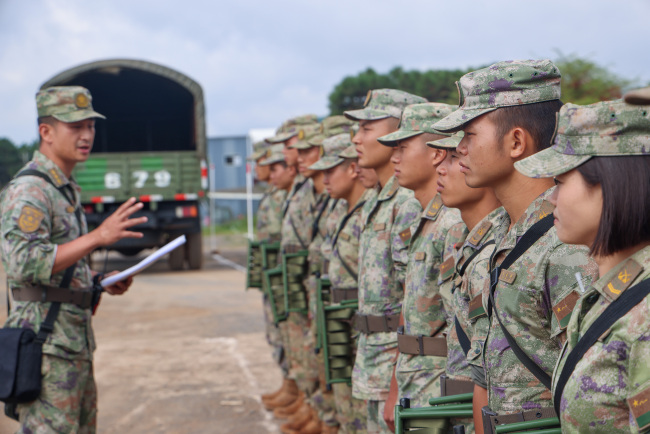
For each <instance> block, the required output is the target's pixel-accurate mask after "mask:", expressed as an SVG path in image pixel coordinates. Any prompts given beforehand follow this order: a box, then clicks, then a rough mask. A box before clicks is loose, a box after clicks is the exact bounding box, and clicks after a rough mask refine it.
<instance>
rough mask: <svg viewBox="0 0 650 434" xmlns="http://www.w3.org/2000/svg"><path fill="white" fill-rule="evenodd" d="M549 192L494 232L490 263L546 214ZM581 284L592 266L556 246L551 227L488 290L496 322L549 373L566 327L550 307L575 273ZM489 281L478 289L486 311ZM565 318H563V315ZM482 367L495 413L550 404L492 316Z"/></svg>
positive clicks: (582, 254) (571, 290)
mask: <svg viewBox="0 0 650 434" xmlns="http://www.w3.org/2000/svg"><path fill="white" fill-rule="evenodd" d="M553 190H554V188H550V189H548V190H547V191H546V192H544V193H543V194H541V195H540V196H539V197H538V198H537V199H535V200H534V201H533V202H532V203H531V204H530V205H529V206H528V208H527V209H526V211H525V212H524V214H523V215H522V216H521V218H520V219H519V221H517V222H516V223H515V224H514V225H513V227H512V229H511V230H510V231H508V227H509V226H510V219H509V218H505V219H504V220H503V221H502V224H501V225H500V226H499V227H497V228H496V229H495V235H494V238H495V240H497V247H496V249H495V253H494V263H495V264H499V263H501V261H503V259H504V258H505V256H506V255H507V254H508V253H509V252H510V251H511V250H512V249H513V248H514V246H515V244H516V243H517V241H518V240H519V238H520V237H521V236H523V235H524V233H525V232H526V231H527V230H528V229H529V228H530V227H531V226H532V225H533V224H535V223H536V222H538V221H539V220H541V219H542V218H544V217H545V216H547V215H548V214H550V213H552V212H553V210H554V207H553V205H552V204H551V203H550V202H548V198H549V196H550V195H551V194H552V192H553ZM577 272H579V273H581V274H582V277H583V284H584V285H585V286H586V285H590V284H591V282H592V281H593V280H595V278H596V277H597V275H598V268H597V266H596V264H595V263H594V261H593V260H591V259H590V258H589V257H588V256H587V249H586V248H584V247H578V246H574V245H567V244H564V243H562V242H561V241H560V240H559V239H558V237H557V234H556V231H555V228H551V229H550V230H549V231H548V232H547V233H546V234H545V235H544V236H542V237H541V238H540V239H539V240H538V241H537V242H536V243H535V244H533V246H531V247H530V248H529V249H528V251H527V252H526V253H525V254H523V255H522V256H521V257H520V258H519V259H518V260H517V261H515V262H514V263H513V264H512V265H511V266H510V268H509V269H508V270H507V271H506V272H505V273H504V272H502V273H501V275H500V277H499V281H498V284H497V286H496V289H495V292H494V298H495V303H496V305H495V306H494V308H495V309H497V310H498V311H499V315H500V316H501V320H502V321H503V324H504V326H505V327H507V328H508V331H509V332H510V334H511V335H512V336H514V337H515V338H516V339H517V343H518V344H519V346H520V347H521V349H522V350H523V351H524V352H525V353H526V354H528V355H529V356H530V357H531V358H532V360H533V361H535V363H537V364H538V365H539V366H540V367H541V368H542V369H543V370H544V371H546V372H547V373H548V374H549V375H551V374H552V372H553V367H554V366H555V363H556V361H557V359H558V357H559V354H560V348H561V346H562V342H561V336H560V334H562V333H563V331H564V330H565V328H566V324H565V320H568V318H566V317H563V318H560V319H558V317H557V316H556V315H555V314H554V309H555V308H556V307H557V306H559V305H561V304H570V306H569V309H568V310H567V312H569V313H570V311H571V310H572V309H571V308H572V307H573V305H572V304H571V303H570V301H571V300H572V299H573V297H574V294H575V292H576V290H577V288H578V282H577V281H576V273H577ZM488 294H489V278H488V276H486V277H485V284H484V287H483V308H484V309H485V311H486V312H487V311H488V308H487V300H488ZM567 316H568V315H567ZM483 357H484V366H485V371H486V376H487V385H488V402H489V405H490V408H491V409H492V410H494V411H495V412H497V413H498V414H504V413H515V412H520V411H525V410H534V409H538V408H541V407H549V406H550V405H551V392H550V390H548V389H547V388H546V387H545V386H544V385H543V384H541V383H540V381H539V380H538V379H537V378H536V377H535V376H534V375H533V374H532V373H531V372H530V371H529V370H528V369H527V368H526V367H525V366H524V365H523V364H522V363H521V362H520V361H519V359H518V358H517V356H515V354H514V352H513V351H512V349H511V348H510V345H509V344H508V342H507V341H506V338H505V336H504V334H503V331H502V330H501V327H500V326H499V323H498V321H497V319H496V316H495V315H494V314H493V315H492V317H491V318H490V329H489V331H488V335H487V339H486V342H485V348H484V351H483Z"/></svg>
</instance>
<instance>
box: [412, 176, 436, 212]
mask: <svg viewBox="0 0 650 434" xmlns="http://www.w3.org/2000/svg"><path fill="white" fill-rule="evenodd" d="M437 187H438V173H437V172H436V171H435V170H433V171H432V176H431V177H430V178H429V179H428V180H427V181H426V182H424V183H419V185H418V187H417V188H416V189H414V190H413V196H415V198H416V199H417V200H418V202H420V205H421V206H422V209H425V208H426V207H427V205H429V202H431V200H432V199H433V198H434V197H436V194H438V191H437Z"/></svg>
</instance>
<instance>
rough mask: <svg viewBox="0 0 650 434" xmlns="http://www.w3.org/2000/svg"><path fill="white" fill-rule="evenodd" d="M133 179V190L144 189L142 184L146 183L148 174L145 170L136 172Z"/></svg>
mask: <svg viewBox="0 0 650 434" xmlns="http://www.w3.org/2000/svg"><path fill="white" fill-rule="evenodd" d="M133 177H134V178H135V184H133V186H134V187H135V188H142V187H144V183H145V182H147V178H148V177H149V173H148V172H147V171H146V170H136V171H135V172H133Z"/></svg>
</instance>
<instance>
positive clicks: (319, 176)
mask: <svg viewBox="0 0 650 434" xmlns="http://www.w3.org/2000/svg"><path fill="white" fill-rule="evenodd" d="M323 179H324V175H323V172H321V171H320V170H319V171H318V172H316V174H314V176H312V178H311V180H312V182H313V183H314V191H315V192H316V193H318V194H321V193H322V192H323V191H325V183H324V182H323Z"/></svg>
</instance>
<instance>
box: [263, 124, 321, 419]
mask: <svg viewBox="0 0 650 434" xmlns="http://www.w3.org/2000/svg"><path fill="white" fill-rule="evenodd" d="M317 125H318V118H317V117H316V116H315V115H303V116H298V117H296V118H293V119H289V120H288V121H286V122H285V123H284V124H282V126H281V127H280V128H279V129H278V131H277V134H276V135H275V136H274V137H271V138H269V139H267V142H269V143H273V144H282V145H283V151H282V152H283V154H284V157H285V162H284V164H286V165H287V166H290V167H294V168H295V169H296V171H297V170H298V151H297V150H296V149H293V148H292V147H291V145H293V144H294V143H296V142H298V140H299V139H298V134H299V131H300V130H301V129H302V128H311V129H313V128H317V127H316V126H317ZM311 198H313V184H312V183H311V181H309V180H308V179H306V178H305V177H304V176H302V175H300V174H298V175H296V176H295V178H294V180H293V185H292V187H291V190H290V192H289V194H288V195H287V200H286V201H285V203H284V205H283V209H282V213H283V221H282V233H281V235H282V240H281V246H282V247H281V249H282V251H283V252H287V251H298V250H300V249H301V248H306V246H307V244H306V243H305V240H307V239H308V237H310V236H311V221H310V219H311V217H310V213H308V212H303V211H300V212H299V211H298V210H300V209H301V207H302V203H303V202H309V201H310V200H311ZM292 204H293V205H292ZM290 208H291V209H293V211H292V212H291V213H290V212H289V210H290ZM304 209H305V210H308V209H309V208H308V206H307V207H306V208H304ZM303 245H304V246H303ZM278 256H279V255H278ZM279 329H280V334H281V336H282V342H283V348H284V352H285V358H286V359H287V363H288V366H287V368H288V370H289V371H288V372H286V373H285V379H284V381H283V384H282V387H281V388H280V389H279V390H278V391H276V392H273V393H271V394H268V395H263V396H262V400H263V402H264V405H265V407H266V408H267V409H268V410H273V409H276V408H281V407H287V406H289V405H291V404H293V403H294V402H295V401H296V400H297V399H298V398H300V399H302V398H301V395H300V394H299V393H298V392H299V390H298V386H297V385H296V378H295V373H293V372H291V369H292V367H291V361H292V356H291V354H290V353H291V347H290V343H289V324H288V322H287V321H282V322H281V323H280V324H279Z"/></svg>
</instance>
